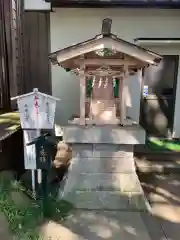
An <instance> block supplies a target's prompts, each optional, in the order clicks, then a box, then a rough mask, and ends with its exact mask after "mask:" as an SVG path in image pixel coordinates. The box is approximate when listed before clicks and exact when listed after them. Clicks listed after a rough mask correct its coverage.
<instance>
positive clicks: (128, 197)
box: [64, 191, 148, 217]
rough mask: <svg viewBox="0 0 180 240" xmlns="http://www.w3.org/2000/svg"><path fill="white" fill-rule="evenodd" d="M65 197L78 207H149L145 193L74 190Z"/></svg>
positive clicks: (112, 208) (129, 208)
mask: <svg viewBox="0 0 180 240" xmlns="http://www.w3.org/2000/svg"><path fill="white" fill-rule="evenodd" d="M64 198H65V199H66V200H67V201H69V202H71V203H72V204H73V205H74V207H75V208H78V209H87V210H88V209H94V210H98V209H104V210H105V209H106V210H127V211H130V210H133V211H146V210H147V208H148V206H147V202H146V200H145V197H144V195H143V194H132V193H126V194H120V192H118V191H73V192H70V193H69V194H67V195H65V196H64ZM132 217H133V216H132Z"/></svg>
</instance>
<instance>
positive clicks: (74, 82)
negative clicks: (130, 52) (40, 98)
mask: <svg viewBox="0 0 180 240" xmlns="http://www.w3.org/2000/svg"><path fill="white" fill-rule="evenodd" d="M106 17H109V18H112V20H113V22H112V32H113V33H114V34H117V35H118V36H119V37H120V38H123V39H125V40H127V41H130V42H133V41H134V39H135V38H140V37H141V38H146V37H147V38H158V37H159V38H160V37H161V38H163V37H164V38H168V37H169V38H172V37H180V31H179V30H178V29H179V25H180V10H160V9H54V12H52V13H51V52H53V51H56V50H58V49H61V48H64V47H67V46H69V45H72V44H75V43H78V42H80V41H84V40H87V39H88V38H92V37H94V35H96V34H99V33H100V31H101V23H102V20H103V19H104V18H106ZM155 50H156V52H158V53H162V54H166V53H167V52H168V53H167V54H173V53H175V54H180V47H179V46H176V48H172V47H171V46H168V47H162V48H159V47H156V49H155ZM179 82H180V79H179ZM52 88H53V95H54V96H57V97H60V98H61V100H62V101H61V103H60V104H59V105H58V107H57V116H56V121H57V123H60V124H62V123H65V122H66V121H67V119H68V118H69V117H70V116H71V115H72V114H74V113H76V112H77V111H79V83H78V79H77V78H76V77H75V76H72V75H71V74H70V73H66V72H65V70H63V69H61V68H60V67H58V66H52ZM177 91H178V92H179V93H180V84H179V86H178V87H177ZM176 122H177V123H178V122H180V116H179V119H178V120H177V119H175V124H177V123H176ZM179 134H180V132H179Z"/></svg>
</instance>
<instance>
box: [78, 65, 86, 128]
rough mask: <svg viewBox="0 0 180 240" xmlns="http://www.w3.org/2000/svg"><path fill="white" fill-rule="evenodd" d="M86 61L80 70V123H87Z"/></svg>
mask: <svg viewBox="0 0 180 240" xmlns="http://www.w3.org/2000/svg"><path fill="white" fill-rule="evenodd" d="M84 69H85V66H84V62H83V63H82V64H81V70H80V75H79V76H80V125H85V122H86V121H85V105H86V104H85V101H86V82H85V81H86V77H85V74H84Z"/></svg>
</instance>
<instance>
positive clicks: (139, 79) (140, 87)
mask: <svg viewBox="0 0 180 240" xmlns="http://www.w3.org/2000/svg"><path fill="white" fill-rule="evenodd" d="M142 80H143V74H142V68H141V69H139V70H138V72H137V81H138V84H139V96H140V97H141V91H142ZM140 101H141V100H140V99H139V105H138V106H137V110H138V112H139V113H140ZM136 123H137V124H139V118H137V119H136Z"/></svg>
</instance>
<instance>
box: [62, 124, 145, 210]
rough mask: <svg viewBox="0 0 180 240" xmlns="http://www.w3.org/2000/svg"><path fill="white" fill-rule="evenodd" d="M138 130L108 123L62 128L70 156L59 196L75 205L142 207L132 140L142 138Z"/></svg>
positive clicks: (80, 207)
mask: <svg viewBox="0 0 180 240" xmlns="http://www.w3.org/2000/svg"><path fill="white" fill-rule="evenodd" d="M96 130H97V131H96ZM139 130H140V131H139V132H138V130H137V129H135V128H134V129H133V128H132V127H131V128H130V127H128V128H127V127H125V128H123V127H122V128H121V127H120V128H118V127H109V126H108V127H91V128H90V127H84V128H83V127H77V128H76V127H75V126H73V127H72V126H70V127H69V128H66V129H64V130H63V132H64V139H65V141H66V142H68V143H69V144H71V145H72V149H73V158H72V164H71V167H70V169H69V173H68V178H67V181H66V183H65V186H64V193H63V194H64V195H63V198H65V199H66V200H68V201H70V202H71V203H72V204H73V205H74V206H75V207H76V208H78V209H96V210H98V209H106V210H128V209H129V210H133V211H134V210H143V211H144V210H146V209H147V206H146V201H145V197H144V193H143V190H142V188H141V185H140V182H139V179H138V177H137V175H136V171H135V165H134V156H133V144H132V142H133V141H134V142H136V143H137V142H141V143H142V142H143V141H144V136H145V134H144V132H143V129H139ZM126 131H127V132H126ZM100 132H101V133H100ZM125 132H126V134H125ZM73 133H74V134H73ZM99 133H100V134H99ZM95 134H97V135H95ZM128 134H129V135H128ZM100 135H101V137H100ZM102 135H103V136H104V137H105V136H106V137H105V138H102ZM112 135H114V138H111V136H112ZM130 135H131V136H130ZM76 136H77V137H76ZM95 138H96V140H95ZM125 138H126V139H125ZM97 139H98V141H97ZM113 139H114V140H115V143H114V142H113ZM128 139H129V140H128ZM125 140H126V144H125ZM123 141H124V144H123ZM85 142H86V143H85ZM94 142H95V143H94ZM128 142H129V143H130V142H131V144H127V143H128ZM61 193H62V192H61Z"/></svg>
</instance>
